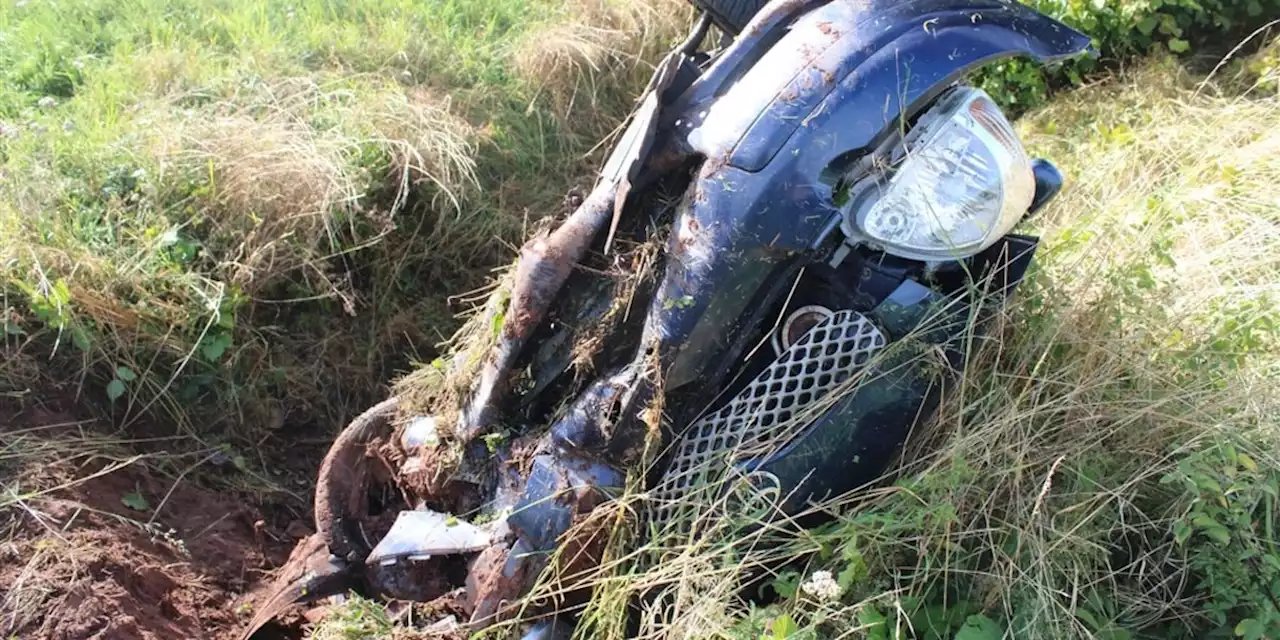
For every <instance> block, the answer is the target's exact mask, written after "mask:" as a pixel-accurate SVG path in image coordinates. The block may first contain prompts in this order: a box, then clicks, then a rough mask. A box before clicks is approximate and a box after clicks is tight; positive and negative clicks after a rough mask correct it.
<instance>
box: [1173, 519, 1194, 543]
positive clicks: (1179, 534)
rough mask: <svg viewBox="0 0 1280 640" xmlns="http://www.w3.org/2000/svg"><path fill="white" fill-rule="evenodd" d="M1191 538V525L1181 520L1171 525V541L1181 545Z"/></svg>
mask: <svg viewBox="0 0 1280 640" xmlns="http://www.w3.org/2000/svg"><path fill="white" fill-rule="evenodd" d="M1190 537H1191V525H1189V524H1187V523H1186V522H1185V521H1183V520H1179V521H1177V522H1175V523H1173V541H1174V542H1176V543H1178V544H1182V543H1184V542H1186V541H1187V538H1190Z"/></svg>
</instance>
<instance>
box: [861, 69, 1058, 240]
mask: <svg viewBox="0 0 1280 640" xmlns="http://www.w3.org/2000/svg"><path fill="white" fill-rule="evenodd" d="M902 148H903V149H905V152H904V154H903V156H902V157H901V159H900V162H899V167H898V169H897V171H896V172H894V173H893V176H892V177H891V178H890V179H889V180H888V182H887V183H881V184H880V185H879V186H878V187H877V189H875V191H876V193H875V194H872V196H871V197H866V198H858V199H855V200H854V202H852V203H851V206H852V208H853V211H852V212H851V213H852V215H847V216H846V229H845V232H846V233H847V234H849V235H850V236H851V237H852V238H853V239H854V240H862V241H867V242H870V243H871V244H875V245H879V246H881V247H883V249H884V250H885V251H886V252H888V253H891V254H894V255H898V256H902V257H904V258H911V259H916V260H947V259H950V260H954V259H959V258H964V257H968V256H970V255H973V254H975V253H978V252H979V251H982V250H983V249H985V248H987V247H989V246H991V245H992V244H993V243H995V241H996V240H998V239H999V238H1000V237H1002V236H1004V235H1005V234H1006V233H1008V232H1009V231H1010V230H1011V229H1012V228H1013V227H1014V225H1016V224H1017V223H1018V221H1019V220H1020V219H1021V218H1022V216H1023V215H1024V214H1025V213H1026V212H1027V210H1028V208H1030V206H1031V200H1032V198H1033V197H1034V196H1035V177H1034V176H1033V174H1032V171H1031V160H1030V158H1028V157H1027V154H1026V151H1025V150H1024V149H1023V148H1022V143H1021V142H1019V141H1018V137H1017V134H1015V133H1014V131H1013V127H1012V126H1011V125H1010V124H1009V121H1008V119H1006V118H1005V117H1004V114H1003V113H1001V112H1000V109H999V107H997V106H996V104H995V103H994V102H992V101H991V98H990V97H988V96H987V94H986V93H984V92H983V91H981V90H979V89H973V88H971V87H958V88H955V89H952V90H951V91H950V92H949V93H947V94H945V95H943V96H942V97H941V98H940V99H939V100H938V102H937V104H936V105H935V106H934V107H933V108H932V109H930V110H929V112H927V113H926V114H925V115H923V116H921V118H920V120H919V121H918V122H917V124H916V126H915V127H914V128H913V129H912V130H911V131H910V132H909V133H908V134H907V136H906V138H905V140H904V144H903V145H902ZM876 195H878V197H875V196H876ZM850 221H852V222H853V226H854V228H847V225H848V223H849V222H850Z"/></svg>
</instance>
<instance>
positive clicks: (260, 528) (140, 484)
mask: <svg viewBox="0 0 1280 640" xmlns="http://www.w3.org/2000/svg"><path fill="white" fill-rule="evenodd" d="M15 404H16V403H13V402H9V401H8V400H6V399H0V637H17V638H32V639H43V638H49V639H58V640H90V639H93V640H115V639H121V640H133V639H146V640H151V639H155V640H170V639H177V638H192V639H198V638H226V637H233V635H234V634H233V632H234V631H235V629H236V627H238V626H239V625H241V624H243V623H244V622H245V621H247V620H248V619H249V618H250V617H252V608H251V607H250V606H248V605H245V604H244V602H245V600H246V599H245V594H246V592H248V591H251V590H252V589H254V588H255V586H256V585H258V584H261V583H265V582H268V581H269V578H270V573H269V572H270V571H271V569H272V568H274V567H277V566H279V565H280V564H281V563H282V562H283V561H284V560H285V559H286V558H287V557H288V553H289V550H290V549H291V548H292V547H293V545H294V543H295V542H296V541H297V539H298V537H299V536H305V535H307V534H309V533H310V530H309V528H308V527H306V526H303V525H301V524H299V523H298V522H297V521H296V520H297V516H296V514H294V513H293V511H296V510H284V509H279V508H278V507H276V506H273V505H271V504H269V503H265V504H260V505H259V504H254V497H253V496H243V495H236V494H235V493H232V492H217V491H212V490H209V489H206V488H201V487H199V486H196V485H195V484H194V483H193V482H192V481H191V480H190V478H187V479H184V480H183V481H180V482H176V483H175V480H176V473H177V472H180V471H181V469H182V468H184V466H186V465H190V464H192V462H194V460H193V459H186V458H184V459H182V460H184V461H185V462H184V463H183V464H182V465H173V466H176V468H177V472H175V473H174V475H173V476H170V475H168V474H166V473H164V472H159V471H156V469H157V468H162V465H157V464H156V463H155V460H144V461H141V462H136V463H133V464H130V465H127V466H125V467H123V468H121V469H118V470H115V471H110V472H109V473H105V474H103V475H101V476H99V477H96V478H92V479H89V480H83V479H84V478H88V477H90V476H93V475H94V474H96V473H102V472H103V471H104V470H108V469H110V467H111V466H112V465H113V461H111V460H108V459H104V458H103V457H102V456H101V455H98V456H95V455H89V454H86V455H75V454H76V453H77V452H80V451H84V450H85V448H84V447H83V445H79V446H77V445H76V443H83V442H84V440H83V436H82V434H84V433H86V432H93V430H95V429H101V426H100V425H98V424H96V423H74V424H70V425H68V426H64V427H56V428H42V429H37V428H38V427H46V426H47V425H57V424H67V423H73V420H72V419H71V418H70V416H69V415H68V414H66V413H63V412H60V411H59V410H58V409H53V410H50V409H48V408H47V407H46V408H32V407H29V406H27V407H20V406H14V405H15ZM34 438H40V439H46V440H45V442H56V443H58V445H57V446H54V447H51V448H50V449H51V450H52V451H53V453H48V454H43V459H37V460H34V461H33V460H30V459H26V458H23V457H19V455H18V454H20V453H21V452H22V451H24V450H28V449H29V447H30V446H31V444H32V443H33V442H35V440H34ZM16 442H21V443H22V444H21V445H16V444H15V443H16ZM64 447H65V448H64ZM107 453H108V452H103V455H106V454H107ZM68 458H69V459H68ZM125 459H127V458H125ZM192 475H194V474H192ZM77 481H80V482H79V483H78V484H74V485H73V486H70V487H68V488H64V489H59V490H55V491H52V492H50V493H47V494H45V495H40V496H36V497H27V498H24V499H22V500H15V499H14V498H13V495H14V494H13V491H14V490H15V489H16V490H17V491H18V492H20V493H23V494H26V493H30V492H36V491H43V490H47V489H50V488H54V487H59V486H64V485H66V484H68V483H74V482H77ZM171 489H172V493H169V492H170V490H171ZM167 493H168V494H169V496H168V498H167V499H166V498H165V495H166V494H167ZM137 496H141V497H142V498H143V499H144V500H145V502H146V504H145V505H142V506H144V507H145V508H143V509H136V508H131V507H130V506H129V505H128V504H127V503H133V505H134V506H135V507H136V506H138V501H137V499H136V498H137ZM258 499H261V498H260V497H259V498H258ZM294 501H295V502H296V500H294ZM162 503H163V506H162V508H161V510H160V511H159V513H158V514H155V522H154V524H153V525H152V526H150V527H148V526H146V523H147V522H148V520H150V519H151V518H152V515H153V513H154V512H153V510H154V509H155V508H157V507H158V506H160V505H161V504H162ZM275 633H276V635H277V636H278V637H289V636H290V635H294V636H296V631H294V632H293V633H292V634H289V633H288V632H286V631H285V630H283V629H276V630H275Z"/></svg>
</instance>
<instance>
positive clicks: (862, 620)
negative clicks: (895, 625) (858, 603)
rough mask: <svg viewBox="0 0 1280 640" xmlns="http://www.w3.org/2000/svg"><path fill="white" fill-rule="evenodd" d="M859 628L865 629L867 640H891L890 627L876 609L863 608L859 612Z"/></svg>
mask: <svg viewBox="0 0 1280 640" xmlns="http://www.w3.org/2000/svg"><path fill="white" fill-rule="evenodd" d="M858 626H860V627H863V633H865V634H867V635H866V638H867V640H889V627H888V625H886V624H885V617H884V614H883V613H880V610H879V609H877V608H875V607H863V608H861V609H859V610H858Z"/></svg>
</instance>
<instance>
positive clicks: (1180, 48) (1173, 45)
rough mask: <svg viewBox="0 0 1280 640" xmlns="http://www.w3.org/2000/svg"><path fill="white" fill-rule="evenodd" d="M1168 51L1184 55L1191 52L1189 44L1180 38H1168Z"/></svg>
mask: <svg viewBox="0 0 1280 640" xmlns="http://www.w3.org/2000/svg"><path fill="white" fill-rule="evenodd" d="M1169 50H1170V51H1172V52H1174V53H1186V52H1187V51H1190V50H1191V43H1190V42H1187V41H1186V40H1183V39H1182V38H1170V39H1169Z"/></svg>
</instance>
